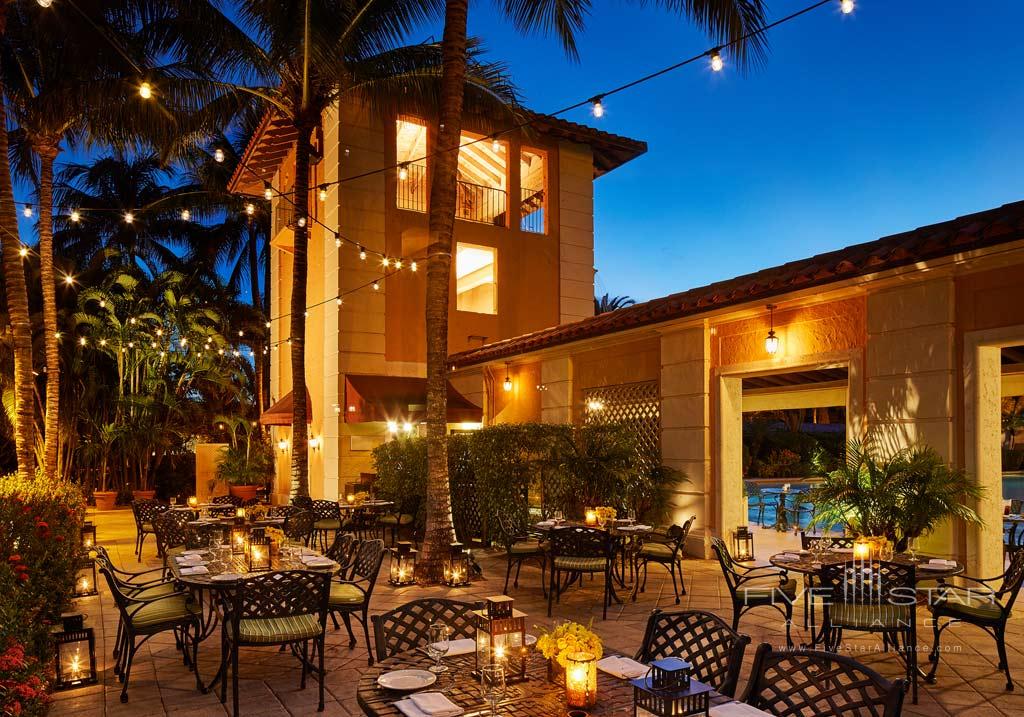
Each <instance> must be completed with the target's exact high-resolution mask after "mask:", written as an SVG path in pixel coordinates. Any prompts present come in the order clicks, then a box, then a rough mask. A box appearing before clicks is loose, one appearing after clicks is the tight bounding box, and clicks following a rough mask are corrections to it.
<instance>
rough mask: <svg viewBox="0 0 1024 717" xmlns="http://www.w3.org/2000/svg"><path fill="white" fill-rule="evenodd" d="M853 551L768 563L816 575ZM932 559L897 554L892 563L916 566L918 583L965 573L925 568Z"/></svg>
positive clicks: (801, 553)
mask: <svg viewBox="0 0 1024 717" xmlns="http://www.w3.org/2000/svg"><path fill="white" fill-rule="evenodd" d="M785 555H797V556H798V559H797V560H791V559H785V558H784V557H782V556H785ZM853 559H854V558H853V550H852V549H851V550H829V551H826V552H825V553H822V554H821V555H820V556H817V555H814V554H813V553H811V552H809V551H803V550H801V551H789V552H782V553H776V554H775V555H772V556H771V557H770V558H768V562H770V563H771V564H772V565H774V566H775V567H777V568H784V569H786V570H790V571H792V572H794V573H801V574H803V575H816V574H817V573H818V572H819V571H820V570H821V568H822V566H824V565H834V564H836V563H845V562H847V561H850V560H853ZM931 559H932V558H931V557H930V556H926V555H919V556H917V558H916V559H911V558H910V556H909V555H907V554H906V553H897V554H896V555H893V556H892V559H891V561H890V562H893V563H899V564H900V565H914V566H916V567H917V570H915V571H914V576H915V578H916V580H917V582H923V581H926V580H941V579H945V578H951V577H953V576H954V575H959V574H960V573H962V572H963V571H964V566H962V565H960V564H959V563H957V564H956V565H946V566H942V567H941V568H939V567H937V568H924V567H922V566H923V565H927V564H928V561H929V560H931Z"/></svg>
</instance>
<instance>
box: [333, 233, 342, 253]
mask: <svg viewBox="0 0 1024 717" xmlns="http://www.w3.org/2000/svg"><path fill="white" fill-rule="evenodd" d="M334 248H335V249H341V234H338V233H337V232H335V234H334Z"/></svg>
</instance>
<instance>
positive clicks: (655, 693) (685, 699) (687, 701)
mask: <svg viewBox="0 0 1024 717" xmlns="http://www.w3.org/2000/svg"><path fill="white" fill-rule="evenodd" d="M691 669H692V668H691V666H690V663H689V662H687V661H686V660H682V659H680V658H678V657H666V658H664V659H661V660H655V661H654V662H652V663H651V671H650V672H649V673H647V675H645V676H644V677H640V678H637V679H635V680H630V683H631V684H632V685H633V715H634V717H637V716H639V715H643V716H644V717H646V716H647V715H653V716H654V717H688V716H689V715H707V714H708V710H709V709H710V698H711V692H712V688H711V687H710V686H708V685H705V684H704V683H702V682H697V681H696V680H691V679H690V672H691Z"/></svg>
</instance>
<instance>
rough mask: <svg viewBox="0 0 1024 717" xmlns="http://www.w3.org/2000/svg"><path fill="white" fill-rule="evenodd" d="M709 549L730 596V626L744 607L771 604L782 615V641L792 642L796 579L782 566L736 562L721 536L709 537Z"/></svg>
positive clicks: (744, 610)
mask: <svg viewBox="0 0 1024 717" xmlns="http://www.w3.org/2000/svg"><path fill="white" fill-rule="evenodd" d="M711 549H712V550H714V551H715V555H716V556H717V557H718V564H719V565H721V566H722V574H723V575H724V576H725V584H726V586H727V587H728V588H729V594H730V595H731V596H732V629H733V630H738V629H739V625H740V618H741V617H742V616H743V613H745V612H746V611H747V610H752V609H754V608H756V607H765V606H767V607H773V608H775V609H776V610H778V611H779V612H781V613H782V614H783V616H784V617H785V618H786V644H787V645H790V646H792V645H793V638H792V634H791V627H792V626H791V624H790V623H791V622H792V620H793V602H794V601H795V600H796V580H794V579H793V578H791V577H789V573H788V572H787V571H786V570H783V569H782V568H775V567H769V566H763V567H750V566H747V565H742V564H740V563H737V562H736V561H735V560H733V558H732V555H731V554H730V553H729V548H727V547H726V546H725V543H724V542H723V541H722V539H721V538H717V537H716V538H712V539H711Z"/></svg>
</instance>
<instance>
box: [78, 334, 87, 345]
mask: <svg viewBox="0 0 1024 717" xmlns="http://www.w3.org/2000/svg"><path fill="white" fill-rule="evenodd" d="M86 343H87V342H86V340H85V337H84V336H83V337H81V338H80V339H78V345H79V346H85V344H86Z"/></svg>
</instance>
